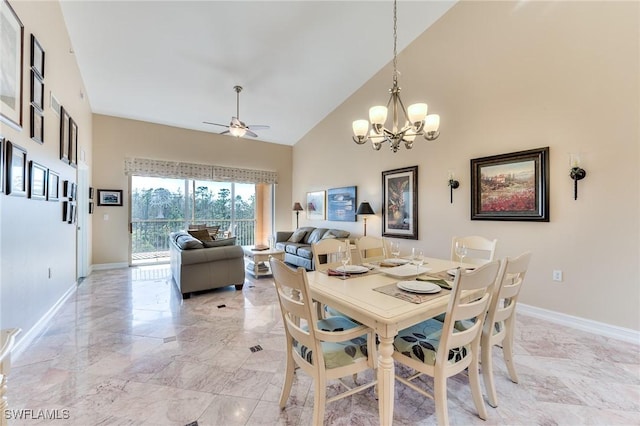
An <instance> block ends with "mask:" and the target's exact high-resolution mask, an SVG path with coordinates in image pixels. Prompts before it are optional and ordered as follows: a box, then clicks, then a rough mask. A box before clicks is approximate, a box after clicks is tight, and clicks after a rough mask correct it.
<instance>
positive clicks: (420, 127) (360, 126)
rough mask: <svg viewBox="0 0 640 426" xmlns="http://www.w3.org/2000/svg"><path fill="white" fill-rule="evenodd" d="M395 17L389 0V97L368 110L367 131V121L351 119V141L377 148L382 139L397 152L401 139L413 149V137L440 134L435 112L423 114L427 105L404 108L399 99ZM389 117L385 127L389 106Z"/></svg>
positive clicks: (380, 145) (431, 137) (420, 104)
mask: <svg viewBox="0 0 640 426" xmlns="http://www.w3.org/2000/svg"><path fill="white" fill-rule="evenodd" d="M397 44H398V17H397V4H396V0H394V2H393V86H391V89H389V93H391V96H390V97H389V101H388V102H387V106H386V107H385V106H382V105H379V106H374V107H371V108H370V109H369V121H370V122H371V131H369V121H367V120H356V121H354V122H353V134H354V136H353V141H354V142H355V143H357V144H358V145H362V144H363V143H365V142H366V141H367V140H371V143H372V145H373V149H375V150H376V151H379V150H380V148H381V147H382V144H383V143H384V142H389V148H391V151H393V152H398V149H399V148H400V143H401V142H404V146H405V148H407V149H411V148H413V140H414V139H415V138H416V136H424V138H425V139H426V140H428V141H432V140H435V139H437V138H438V136H440V132H439V131H438V128H439V127H440V116H439V115H438V114H430V115H427V109H428V106H427V104H425V103H416V104H413V105H409V108H407V109H405V107H404V104H403V103H402V99H400V87H398V60H397V54H398V50H397ZM390 105H391V108H392V109H391V111H392V116H393V122H392V127H391V129H388V128H387V127H385V122H386V121H387V113H388V110H389V106H390ZM400 112H402V114H403V115H404V123H402V124H403V127H402V128H399V127H398V124H399V120H400V116H399V114H400Z"/></svg>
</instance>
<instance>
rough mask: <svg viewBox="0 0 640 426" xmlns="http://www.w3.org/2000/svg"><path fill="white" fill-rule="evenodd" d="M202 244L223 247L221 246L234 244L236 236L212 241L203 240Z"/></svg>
mask: <svg viewBox="0 0 640 426" xmlns="http://www.w3.org/2000/svg"><path fill="white" fill-rule="evenodd" d="M203 244H204V246H205V247H207V248H209V247H223V246H235V245H236V237H231V238H220V239H217V240H213V241H204V242H203Z"/></svg>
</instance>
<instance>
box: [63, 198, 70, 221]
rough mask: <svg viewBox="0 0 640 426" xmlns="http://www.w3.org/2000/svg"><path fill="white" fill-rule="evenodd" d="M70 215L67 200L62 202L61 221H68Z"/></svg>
mask: <svg viewBox="0 0 640 426" xmlns="http://www.w3.org/2000/svg"><path fill="white" fill-rule="evenodd" d="M70 217H71V203H70V202H69V201H63V202H62V221H63V222H67V223H68V222H69V218H70Z"/></svg>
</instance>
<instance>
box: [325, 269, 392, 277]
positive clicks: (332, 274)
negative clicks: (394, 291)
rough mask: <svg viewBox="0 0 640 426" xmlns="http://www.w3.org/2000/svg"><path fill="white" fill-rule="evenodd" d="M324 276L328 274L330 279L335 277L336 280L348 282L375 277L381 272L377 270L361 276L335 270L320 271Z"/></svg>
mask: <svg viewBox="0 0 640 426" xmlns="http://www.w3.org/2000/svg"><path fill="white" fill-rule="evenodd" d="M320 272H322V273H323V274H327V275H329V276H330V277H335V278H339V279H341V280H348V279H349V278H358V277H364V276H367V275H373V274H379V273H380V271H376V270H375V269H373V270H369V271H368V272H364V273H360V274H350V273H346V274H345V273H343V272H340V271H336V270H335V269H327V270H325V271H320Z"/></svg>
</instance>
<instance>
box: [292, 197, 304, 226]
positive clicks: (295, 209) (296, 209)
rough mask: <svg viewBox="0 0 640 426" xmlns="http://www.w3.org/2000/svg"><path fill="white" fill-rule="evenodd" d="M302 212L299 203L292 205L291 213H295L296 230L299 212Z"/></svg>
mask: <svg viewBox="0 0 640 426" xmlns="http://www.w3.org/2000/svg"><path fill="white" fill-rule="evenodd" d="M302 210H304V209H303V208H302V205H301V204H300V203H294V204H293V211H294V212H296V229H298V216H299V215H300V212H301V211H302Z"/></svg>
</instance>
